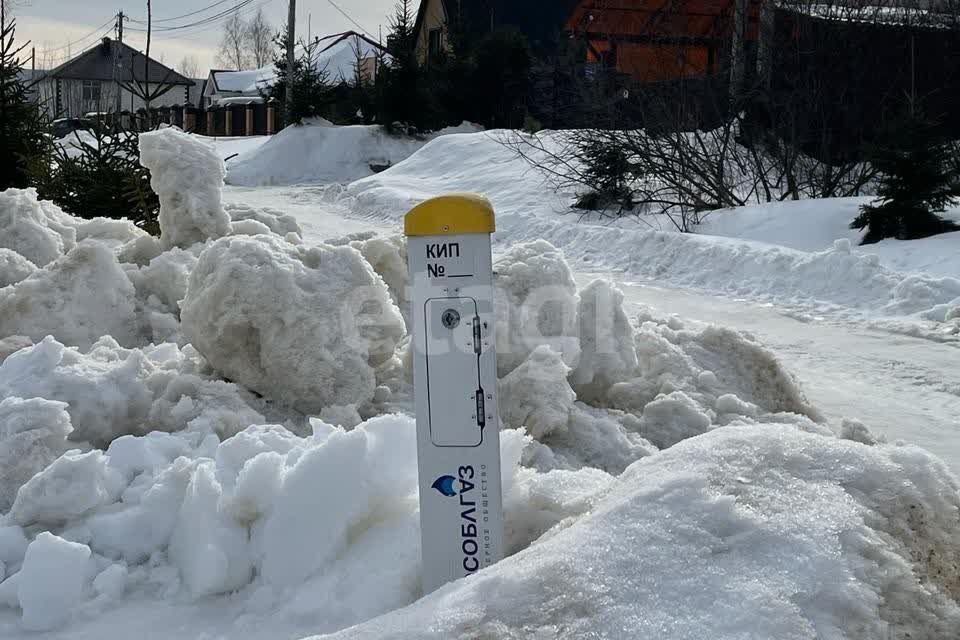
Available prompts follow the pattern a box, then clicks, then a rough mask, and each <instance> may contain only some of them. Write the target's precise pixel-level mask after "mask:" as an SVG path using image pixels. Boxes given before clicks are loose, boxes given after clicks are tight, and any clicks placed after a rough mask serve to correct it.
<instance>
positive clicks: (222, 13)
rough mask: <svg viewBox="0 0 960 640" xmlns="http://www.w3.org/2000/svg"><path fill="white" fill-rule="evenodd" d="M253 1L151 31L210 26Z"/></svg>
mask: <svg viewBox="0 0 960 640" xmlns="http://www.w3.org/2000/svg"><path fill="white" fill-rule="evenodd" d="M254 1H255V0H240V2H238V3H237V4H235V5H233V6H232V7H229V8H227V9H224V10H223V11H220V12H218V13H216V14H214V15H211V16H207V17H205V18H201V19H199V20H196V21H194V22H189V23H187V24H178V25H174V26H170V27H160V28H155V29H153V33H160V32H166V31H183V30H185V29H191V28H193V27H197V26H202V25H207V24H212V23H215V22H218V21H220V20H222V19H223V18H226V17H228V16H229V15H230V14H232V13H235V12H237V11H239V10H241V9H244V8H246V7H247V6H249V5H250V4H252V3H253V2H254ZM131 30H135V31H146V29H133V28H131Z"/></svg>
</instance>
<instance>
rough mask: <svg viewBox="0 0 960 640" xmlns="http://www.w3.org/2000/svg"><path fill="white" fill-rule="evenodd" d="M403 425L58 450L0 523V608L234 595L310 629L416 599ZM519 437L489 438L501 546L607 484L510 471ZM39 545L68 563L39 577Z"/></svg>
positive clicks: (393, 419) (62, 609)
mask: <svg viewBox="0 0 960 640" xmlns="http://www.w3.org/2000/svg"><path fill="white" fill-rule="evenodd" d="M415 431H416V429H415V424H414V421H413V420H412V419H411V418H409V417H403V416H382V417H379V418H375V419H373V420H370V421H368V422H366V423H364V424H363V425H361V426H359V427H358V428H356V429H354V430H353V431H350V432H345V431H343V430H339V429H334V428H333V427H331V426H329V425H327V424H324V423H322V422H319V421H316V422H315V423H314V433H313V435H312V436H309V437H306V438H302V437H298V436H296V435H294V434H293V433H291V432H289V431H287V430H286V429H284V428H283V427H280V426H276V425H262V426H255V427H250V428H248V429H246V430H245V431H243V432H241V433H239V434H237V435H236V436H234V437H233V438H230V439H228V440H225V441H223V442H218V441H217V440H216V438H213V439H212V440H211V439H210V438H207V439H203V440H199V439H197V438H189V437H186V436H185V435H183V434H174V435H166V434H159V433H154V434H151V435H149V436H146V437H142V438H134V437H129V436H128V437H125V438H122V439H120V440H117V441H116V442H114V443H113V444H112V445H111V446H110V448H109V449H107V451H106V452H101V451H91V452H88V453H81V452H79V451H72V452H69V453H67V454H65V455H64V456H62V457H61V458H59V459H58V460H57V461H56V462H55V463H54V464H53V465H51V466H50V467H48V468H47V469H46V470H44V471H43V472H41V473H39V474H37V475H36V476H34V477H33V479H31V481H30V482H28V483H27V484H26V485H24V487H23V488H22V489H21V490H20V492H19V494H18V496H17V502H16V504H15V505H14V508H13V510H12V511H11V512H10V514H9V516H8V517H7V521H6V523H5V524H6V527H5V528H0V553H3V554H5V559H6V561H7V563H8V567H9V569H10V571H9V576H10V577H9V578H8V579H7V581H6V582H4V583H3V584H2V585H0V603H4V602H5V603H6V604H7V605H8V606H12V607H19V608H20V609H21V610H22V615H23V625H24V627H27V628H34V625H35V624H36V623H35V622H34V617H33V616H34V611H35V609H34V607H41V606H55V605H57V606H59V610H58V616H57V617H56V618H53V619H51V620H50V621H49V623H48V624H49V626H51V627H52V626H58V625H60V624H63V623H65V622H67V620H68V619H69V618H70V617H71V614H72V613H74V612H76V611H96V610H97V607H98V602H97V600H98V596H97V594H98V593H102V592H106V591H111V592H113V593H114V594H117V593H123V592H137V593H140V594H143V595H147V596H148V597H150V596H153V597H156V596H160V597H165V598H169V599H180V600H183V599H189V600H198V599H200V598H204V597H206V596H210V595H216V594H223V593H228V592H232V591H235V590H238V589H243V591H242V592H241V594H240V596H239V601H238V602H239V604H240V606H241V609H242V610H243V611H244V613H245V615H246V616H247V617H254V618H255V617H256V616H257V615H258V614H259V615H262V614H264V613H269V614H270V616H271V617H276V618H277V619H279V620H287V621H293V622H295V623H296V624H297V625H298V626H299V627H301V628H303V629H313V630H314V631H316V630H330V631H333V630H336V629H341V628H344V627H346V626H349V625H351V624H355V623H357V622H362V621H364V620H367V619H369V618H371V617H374V616H376V615H380V614H382V613H385V612H387V611H389V610H391V609H394V608H397V607H401V606H404V605H406V604H409V603H410V602H413V601H414V600H415V599H416V598H418V597H419V596H420V595H421V593H420V587H419V583H420V576H419V565H420V550H419V540H420V536H419V530H418V529H419V518H418V514H417V476H416V466H415V465H412V464H410V461H411V460H412V459H414V458H415V456H416V437H415ZM525 442H526V440H525V438H524V437H523V436H522V434H520V433H518V432H505V433H504V434H503V457H504V461H505V466H504V476H505V483H506V487H507V490H506V496H507V498H508V507H507V513H508V517H509V527H510V533H509V535H508V543H509V544H510V545H511V546H512V547H513V548H523V547H526V546H528V545H529V544H530V543H531V541H532V540H533V539H534V538H535V537H538V536H539V535H541V534H542V533H543V532H544V531H546V530H547V529H549V528H550V527H552V526H554V525H555V524H557V523H558V522H560V521H561V520H563V519H566V518H570V517H574V516H577V515H579V514H582V513H583V512H584V511H586V510H587V509H589V508H590V506H591V505H592V504H593V502H592V501H591V500H590V499H589V497H588V496H582V495H572V494H571V487H575V488H577V489H583V488H584V487H591V488H592V491H593V492H597V490H598V488H599V487H600V486H602V485H603V484H604V483H608V482H609V481H610V477H609V476H606V475H605V474H602V473H599V472H596V471H593V470H591V471H585V472H583V474H582V477H579V476H577V475H573V474H570V473H569V472H553V473H552V474H536V473H534V472H531V471H529V470H528V471H521V470H520V469H519V467H518V461H519V458H520V453H521V450H522V449H523V447H524V444H525ZM553 479H556V481H555V482H554V481H553ZM58 487H60V488H59V489H58ZM531 502H533V503H536V504H537V505H538V507H537V508H535V509H531V508H529V507H528V506H527V505H528V504H530V503H531ZM51 528H56V531H57V532H58V535H57V536H54V535H51V534H50V533H46V531H48V530H49V529H51ZM38 529H39V531H41V533H39V534H35V533H34V532H35V531H37V530H38ZM28 533H29V535H27V534H28ZM33 536H36V537H33ZM58 536H59V537H58ZM29 538H33V540H32V542H29V546H27V544H26V541H27V540H29ZM6 539H10V540H11V541H12V542H9V543H8V542H5V540H6ZM41 552H43V553H49V554H50V557H56V558H60V557H61V555H63V557H64V558H65V559H69V560H75V561H76V562H73V561H70V562H68V563H67V565H66V566H65V567H64V568H63V571H64V575H63V580H51V579H50V576H46V575H45V574H44V575H43V577H41V576H40V575H39V574H42V573H43V571H45V569H43V567H42V565H39V564H38V563H37V562H36V560H37V557H36V556H37V554H38V553H41ZM81 556H83V558H84V559H85V560H89V562H86V563H81V562H79V560H78V558H80V557H81ZM370 567H377V568H378V571H376V572H372V571H370V570H369V569H370ZM98 574H99V575H98ZM3 595H6V596H7V597H3ZM68 595H69V597H67V596H68ZM106 604H107V603H105V602H100V603H99V608H100V609H102V608H103V606H105V605H106Z"/></svg>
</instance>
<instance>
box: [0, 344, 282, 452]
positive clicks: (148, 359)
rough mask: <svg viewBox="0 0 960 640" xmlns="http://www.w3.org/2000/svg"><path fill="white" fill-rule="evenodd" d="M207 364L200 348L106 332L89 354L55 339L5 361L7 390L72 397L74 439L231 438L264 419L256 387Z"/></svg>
mask: <svg viewBox="0 0 960 640" xmlns="http://www.w3.org/2000/svg"><path fill="white" fill-rule="evenodd" d="M204 366H205V364H204V363H203V360H202V358H200V357H199V355H198V354H196V352H195V351H193V350H192V348H187V349H183V350H181V349H179V348H178V347H177V345H174V344H164V345H159V346H149V347H145V348H144V349H142V350H141V349H125V348H123V347H121V346H120V345H118V344H117V343H116V341H115V340H113V339H112V338H109V337H105V338H102V339H101V340H99V341H98V342H97V343H96V344H95V345H94V346H93V347H92V348H91V349H90V350H89V351H88V352H86V353H82V352H81V351H80V350H78V349H76V348H67V347H65V346H64V345H63V344H61V343H59V342H57V341H56V340H54V339H53V338H52V337H48V338H46V339H44V340H43V341H41V342H40V343H39V344H37V345H35V346H33V347H30V348H27V349H22V350H20V351H18V352H16V353H14V354H13V355H11V356H9V357H8V358H7V359H6V360H5V361H4V362H3V363H2V364H0V389H3V390H4V393H5V394H9V395H11V396H14V397H18V398H24V399H30V398H43V399H46V400H49V401H55V402H57V403H66V407H65V409H66V411H67V413H68V414H69V416H70V424H71V426H72V428H73V431H72V432H71V433H70V439H71V440H74V441H77V442H90V443H92V444H94V445H99V446H106V445H107V444H109V443H110V442H111V441H113V440H114V439H116V438H118V437H120V436H123V435H127V434H136V435H142V434H145V433H147V432H149V431H152V430H159V431H179V430H183V429H192V430H194V431H199V432H201V433H217V434H220V435H221V436H222V437H229V436H231V435H233V434H235V433H237V432H238V431H240V430H242V429H244V428H245V427H247V426H249V425H251V424H256V423H259V422H262V421H263V416H262V415H261V414H260V413H259V412H258V411H256V410H255V409H254V408H253V407H252V406H251V404H252V403H253V402H254V399H253V398H252V396H251V395H250V394H249V393H247V392H245V391H243V390H242V389H239V388H238V387H237V386H236V385H233V384H231V383H229V382H225V381H223V380H216V379H211V378H210V376H209V375H205V374H204V373H203V368H204Z"/></svg>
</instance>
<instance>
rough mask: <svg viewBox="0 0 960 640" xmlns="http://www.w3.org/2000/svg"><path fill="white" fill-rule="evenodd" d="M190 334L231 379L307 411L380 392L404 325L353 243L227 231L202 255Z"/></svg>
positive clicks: (192, 286) (186, 306)
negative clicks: (380, 377) (383, 370)
mask: <svg viewBox="0 0 960 640" xmlns="http://www.w3.org/2000/svg"><path fill="white" fill-rule="evenodd" d="M182 308H183V312H182V320H183V332H184V335H185V336H186V337H187V338H188V339H189V340H190V341H191V342H192V343H193V345H194V346H195V347H196V348H197V350H198V351H199V352H200V353H202V354H203V355H204V357H205V358H206V359H207V360H208V361H209V362H210V364H211V365H213V366H214V367H215V368H216V369H218V370H219V371H221V372H222V373H223V374H224V375H226V376H227V377H228V378H230V379H231V380H236V381H237V382H239V383H240V384H242V385H243V386H245V387H246V388H248V389H252V390H254V391H256V392H258V393H260V394H262V395H265V396H267V397H269V398H271V399H272V400H275V401H277V402H279V403H281V404H284V405H287V406H292V407H295V408H297V409H298V410H300V411H303V412H318V411H320V409H322V408H323V407H325V406H330V405H346V404H362V403H364V402H368V401H370V400H371V399H372V398H373V392H374V389H375V387H376V377H375V372H374V369H375V368H376V367H377V366H379V365H381V364H383V363H384V362H386V361H387V360H389V359H390V358H391V357H392V356H393V353H394V349H395V348H396V345H397V343H398V342H399V340H400V338H401V337H403V335H404V333H405V330H404V325H403V319H402V318H401V316H400V313H399V312H398V311H397V308H396V306H395V305H394V304H393V302H392V301H391V300H390V296H389V293H388V292H387V288H386V286H385V285H384V283H383V280H381V279H380V278H379V276H377V275H376V273H374V271H373V269H372V268H371V267H370V265H369V264H368V263H367V262H366V261H365V260H364V259H363V257H362V256H361V255H360V254H359V252H357V251H356V250H355V249H353V248H351V247H331V246H329V245H320V246H317V247H312V248H305V247H303V246H299V245H292V244H289V243H287V242H285V241H283V240H281V239H279V238H276V237H274V236H256V237H242V236H235V237H230V238H224V239H222V240H218V241H217V242H215V243H213V244H212V245H210V246H209V247H208V248H207V249H205V250H204V251H203V253H202V254H200V260H199V262H198V263H197V266H196V268H195V269H194V270H193V272H192V273H191V276H190V283H189V288H188V291H187V296H186V299H185V300H184V301H183V305H182Z"/></svg>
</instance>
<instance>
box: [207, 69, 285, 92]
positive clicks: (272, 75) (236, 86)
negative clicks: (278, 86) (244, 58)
mask: <svg viewBox="0 0 960 640" xmlns="http://www.w3.org/2000/svg"><path fill="white" fill-rule="evenodd" d="M210 76H211V77H212V78H213V82H214V86H215V88H216V90H217V93H222V92H229V93H244V94H249V95H259V93H260V91H259V90H260V89H262V88H265V87H268V86H270V85H271V84H273V81H274V80H275V79H276V77H277V73H276V71H275V70H274V68H273V66H272V65H271V66H266V67H261V68H260V69H251V70H249V71H211V72H210Z"/></svg>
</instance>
